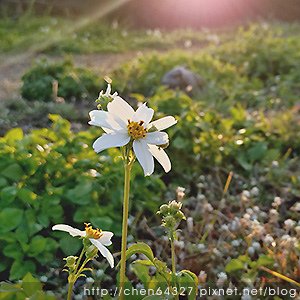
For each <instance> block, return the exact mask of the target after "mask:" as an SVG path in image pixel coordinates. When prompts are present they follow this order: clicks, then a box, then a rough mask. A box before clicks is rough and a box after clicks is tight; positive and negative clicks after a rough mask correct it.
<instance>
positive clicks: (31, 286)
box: [22, 273, 42, 297]
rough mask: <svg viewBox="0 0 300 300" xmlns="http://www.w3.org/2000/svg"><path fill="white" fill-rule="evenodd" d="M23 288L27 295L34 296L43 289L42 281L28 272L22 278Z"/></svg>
mask: <svg viewBox="0 0 300 300" xmlns="http://www.w3.org/2000/svg"><path fill="white" fill-rule="evenodd" d="M22 288H23V290H24V292H25V294H26V296H28V297H29V296H32V295H33V294H35V293H36V292H37V291H41V290H42V284H41V282H40V281H39V280H38V279H36V278H34V277H33V276H32V275H31V274H30V273H27V274H26V275H25V276H24V277H23V279H22Z"/></svg>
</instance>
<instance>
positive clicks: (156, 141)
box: [144, 131, 169, 145]
mask: <svg viewBox="0 0 300 300" xmlns="http://www.w3.org/2000/svg"><path fill="white" fill-rule="evenodd" d="M144 140H145V141H146V142H147V144H151V145H164V144H167V143H168V142H169V137H168V134H167V133H165V132H160V131H155V132H149V133H147V135H146V137H145V138H144Z"/></svg>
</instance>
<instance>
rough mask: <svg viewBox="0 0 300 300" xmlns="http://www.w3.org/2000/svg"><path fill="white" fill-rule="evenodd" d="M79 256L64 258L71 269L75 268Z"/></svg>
mask: <svg viewBox="0 0 300 300" xmlns="http://www.w3.org/2000/svg"><path fill="white" fill-rule="evenodd" d="M77 258H78V257H77V256H72V255H71V256H68V257H66V258H64V260H65V261H66V266H67V267H68V268H69V269H74V268H75V265H76V260H77Z"/></svg>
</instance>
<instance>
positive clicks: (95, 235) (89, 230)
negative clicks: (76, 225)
mask: <svg viewBox="0 0 300 300" xmlns="http://www.w3.org/2000/svg"><path fill="white" fill-rule="evenodd" d="M84 225H85V232H86V236H87V237H88V238H91V239H95V240H97V239H99V238H100V237H101V236H102V235H103V233H102V230H101V229H99V228H97V229H93V227H92V226H90V223H84Z"/></svg>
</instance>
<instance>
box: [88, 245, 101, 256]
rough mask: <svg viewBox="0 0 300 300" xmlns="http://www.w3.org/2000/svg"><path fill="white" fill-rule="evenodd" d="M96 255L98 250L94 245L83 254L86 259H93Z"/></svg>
mask: <svg viewBox="0 0 300 300" xmlns="http://www.w3.org/2000/svg"><path fill="white" fill-rule="evenodd" d="M97 253H98V248H97V247H95V246H94V245H91V246H89V247H88V248H87V250H86V252H85V256H86V257H87V258H94V257H95V256H96V255H97Z"/></svg>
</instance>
